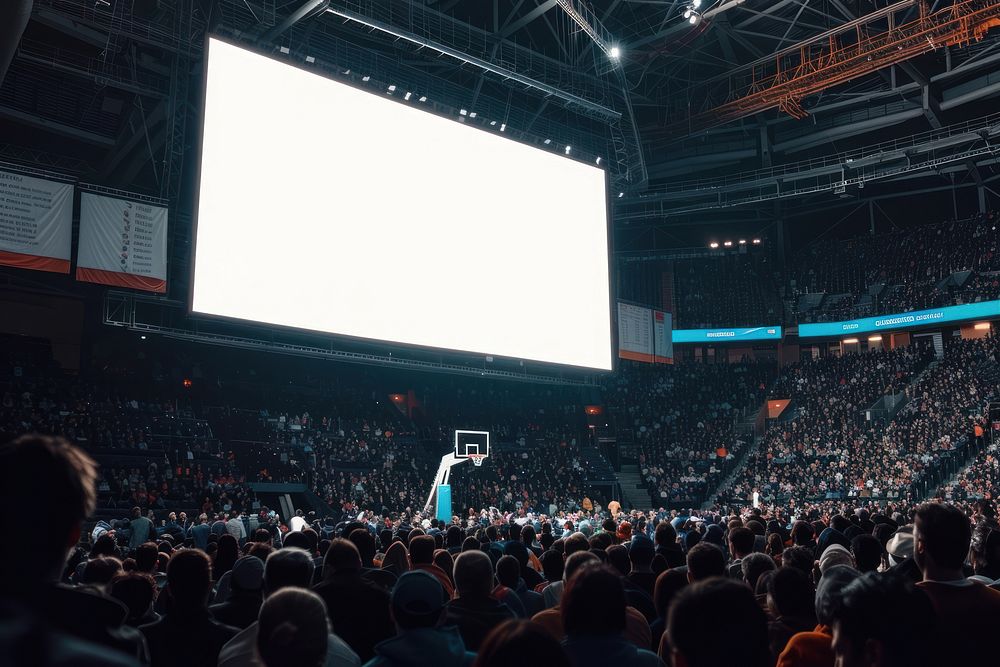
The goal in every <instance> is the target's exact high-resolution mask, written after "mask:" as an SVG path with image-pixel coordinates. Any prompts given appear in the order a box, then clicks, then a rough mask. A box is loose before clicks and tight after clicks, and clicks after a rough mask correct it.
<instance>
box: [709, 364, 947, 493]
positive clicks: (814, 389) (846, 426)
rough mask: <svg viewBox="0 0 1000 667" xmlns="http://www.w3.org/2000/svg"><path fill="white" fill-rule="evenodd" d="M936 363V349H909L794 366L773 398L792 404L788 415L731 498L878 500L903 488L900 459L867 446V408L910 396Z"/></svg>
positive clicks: (768, 437)
mask: <svg viewBox="0 0 1000 667" xmlns="http://www.w3.org/2000/svg"><path fill="white" fill-rule="evenodd" d="M929 362H930V353H929V352H919V351H916V350H915V349H914V348H902V349H897V350H893V351H882V350H873V351H869V352H866V353H862V354H849V355H845V356H842V357H840V356H827V357H823V358H820V359H815V360H809V361H804V362H800V363H798V364H795V365H793V366H790V367H787V368H786V369H784V370H783V371H782V374H781V376H780V377H779V378H778V379H777V381H776V382H775V383H774V384H773V386H772V387H771V389H770V396H769V398H772V399H776V400H787V399H790V403H789V404H788V406H787V407H786V414H785V415H783V419H780V420H778V421H777V422H775V423H773V424H772V425H771V426H770V427H769V428H768V429H767V431H766V433H765V434H764V436H763V438H762V441H761V443H760V445H759V447H758V449H757V450H756V451H755V452H754V453H753V454H751V455H750V457H749V458H748V460H747V463H746V466H745V467H744V468H743V469H742V470H740V472H739V473H738V474H737V475H736V477H735V478H734V480H733V481H732V483H731V485H730V488H728V489H725V490H723V494H724V495H727V496H731V497H734V498H742V499H744V500H746V499H749V498H750V497H751V496H752V494H753V493H754V492H757V493H759V494H761V495H763V496H765V497H779V498H792V497H798V498H800V499H816V498H825V497H827V495H828V494H840V495H842V496H845V497H846V496H848V495H861V494H862V493H864V494H866V495H870V494H871V493H873V492H874V491H875V487H876V486H878V487H879V491H880V492H881V491H883V490H885V491H888V490H889V489H890V488H892V489H893V490H897V489H898V488H899V486H900V485H899V484H896V483H895V480H894V478H893V477H892V475H891V474H889V473H888V472H887V470H886V468H887V467H890V466H892V464H894V463H895V462H896V461H897V460H898V459H896V458H894V457H895V453H894V452H892V451H891V450H886V449H882V448H879V449H874V448H871V447H869V446H866V445H871V444H872V443H871V442H870V440H869V438H868V434H869V424H867V423H866V422H865V411H866V409H868V408H869V407H871V406H872V405H873V404H874V403H875V401H876V400H877V399H879V398H880V397H882V396H884V395H886V394H896V393H901V392H903V391H904V390H905V389H906V386H907V384H908V382H909V381H910V380H911V379H912V377H913V376H914V374H915V373H917V372H919V371H920V370H921V369H922V368H923V367H925V366H926V365H927V364H928V363H929ZM789 415H793V418H791V419H789V418H788V416H789ZM879 463H881V465H878V464H879ZM877 495H879V496H881V495H882V494H881V493H879V494H877Z"/></svg>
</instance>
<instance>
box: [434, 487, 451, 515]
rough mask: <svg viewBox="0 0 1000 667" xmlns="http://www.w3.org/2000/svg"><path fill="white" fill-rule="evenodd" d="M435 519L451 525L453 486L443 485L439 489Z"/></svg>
mask: <svg viewBox="0 0 1000 667" xmlns="http://www.w3.org/2000/svg"><path fill="white" fill-rule="evenodd" d="M434 516H435V518H437V519H439V520H441V521H444V522H446V523H451V485H450V484H441V485H439V486H438V488H437V513H436V514H435V515H434Z"/></svg>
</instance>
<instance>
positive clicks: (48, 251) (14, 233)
mask: <svg viewBox="0 0 1000 667" xmlns="http://www.w3.org/2000/svg"><path fill="white" fill-rule="evenodd" d="M72 244H73V186H72V185H69V184H68V183H57V182H55V181H47V180H44V179H41V178H33V177H31V176H22V175H20V174H12V173H8V172H4V171H0V264H3V265H5V266H15V267H18V268H21V269H34V270H36V271H53V272H55V273H69V256H70V250H71V247H72Z"/></svg>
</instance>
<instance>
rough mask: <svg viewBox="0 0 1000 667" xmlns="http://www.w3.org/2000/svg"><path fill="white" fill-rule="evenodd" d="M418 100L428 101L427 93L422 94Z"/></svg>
mask: <svg viewBox="0 0 1000 667" xmlns="http://www.w3.org/2000/svg"><path fill="white" fill-rule="evenodd" d="M417 101H418V102H426V101H427V96H426V95H421V96H420V99H419V100H417Z"/></svg>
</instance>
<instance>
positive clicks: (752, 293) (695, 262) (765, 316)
mask: <svg viewBox="0 0 1000 667" xmlns="http://www.w3.org/2000/svg"><path fill="white" fill-rule="evenodd" d="M775 271H776V269H775V268H774V266H773V262H772V260H771V257H770V254H769V253H768V252H762V251H758V250H757V248H756V247H754V248H753V250H752V251H751V252H749V253H733V254H725V255H721V256H712V257H703V258H697V259H681V260H676V261H675V262H674V291H675V298H674V305H675V308H676V312H675V313H674V317H675V320H676V326H677V327H678V328H685V329H699V328H708V327H714V326H727V327H731V326H762V325H768V324H779V323H781V321H782V319H783V313H782V306H781V299H780V298H779V295H778V290H777V286H776V283H775V280H774V278H775Z"/></svg>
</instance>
